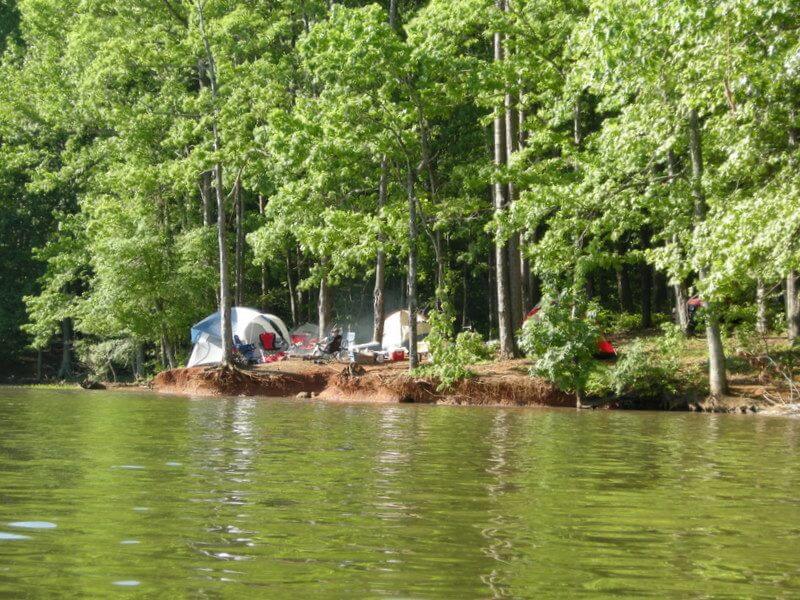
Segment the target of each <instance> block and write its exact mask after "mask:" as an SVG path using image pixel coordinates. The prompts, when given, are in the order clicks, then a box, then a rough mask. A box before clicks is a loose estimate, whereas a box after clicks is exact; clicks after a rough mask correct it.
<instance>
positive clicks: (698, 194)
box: [689, 109, 728, 397]
mask: <svg viewBox="0 0 800 600" xmlns="http://www.w3.org/2000/svg"><path fill="white" fill-rule="evenodd" d="M689 152H690V155H691V159H692V195H693V196H694V218H695V222H696V223H701V222H703V221H704V220H705V218H706V212H707V208H706V200H705V196H704V194H703V185H702V183H703V150H702V142H701V136H700V122H699V118H698V115H697V110H696V109H692V110H690V111H689ZM707 275H708V272H707V269H706V268H705V267H704V268H702V269H701V270H700V279H701V280H703V279H705V278H706V277H707ZM706 340H707V342H708V383H709V389H710V391H711V395H712V396H715V397H718V396H722V395H724V394H726V393H727V392H728V378H727V374H726V373H725V351H724V349H723V347H722V334H721V332H720V327H719V316H718V315H717V311H716V309H715V307H714V305H713V303H711V302H708V307H707V325H706Z"/></svg>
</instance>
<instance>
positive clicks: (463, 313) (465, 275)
mask: <svg viewBox="0 0 800 600" xmlns="http://www.w3.org/2000/svg"><path fill="white" fill-rule="evenodd" d="M468 278H469V272H468V271H467V266H466V265H464V268H463V269H462V274H461V329H462V330H463V329H464V328H466V326H467V323H468V320H467V301H468V297H467V279H468Z"/></svg>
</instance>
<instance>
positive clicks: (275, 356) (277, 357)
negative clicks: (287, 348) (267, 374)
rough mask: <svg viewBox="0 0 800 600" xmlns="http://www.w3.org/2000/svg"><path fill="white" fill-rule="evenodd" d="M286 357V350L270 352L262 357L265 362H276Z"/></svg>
mask: <svg viewBox="0 0 800 600" xmlns="http://www.w3.org/2000/svg"><path fill="white" fill-rule="evenodd" d="M284 358H286V352H276V353H275V354H270V355H269V356H265V357H264V362H265V363H274V362H278V361H279V360H283V359H284Z"/></svg>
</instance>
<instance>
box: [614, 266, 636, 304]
mask: <svg viewBox="0 0 800 600" xmlns="http://www.w3.org/2000/svg"><path fill="white" fill-rule="evenodd" d="M616 276H617V296H618V297H619V307H620V309H621V310H622V311H623V312H626V313H633V310H634V309H633V294H632V293H631V278H630V274H629V273H628V265H627V264H625V263H620V264H618V265H617V266H616Z"/></svg>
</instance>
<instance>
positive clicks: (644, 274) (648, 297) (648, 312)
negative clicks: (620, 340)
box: [639, 262, 653, 329]
mask: <svg viewBox="0 0 800 600" xmlns="http://www.w3.org/2000/svg"><path fill="white" fill-rule="evenodd" d="M639 276H640V282H641V291H642V298H641V300H642V303H641V307H642V312H641V315H642V327H643V328H644V329H649V328H650V327H652V326H653V267H651V266H650V265H649V264H648V263H646V262H643V263H641V264H640V265H639Z"/></svg>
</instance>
